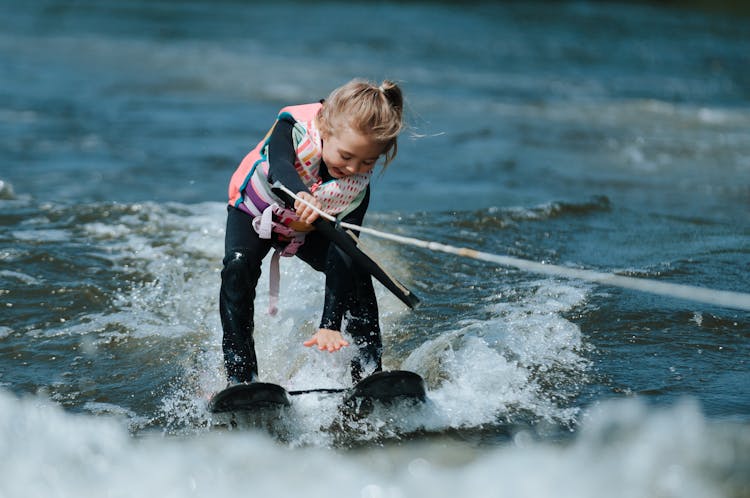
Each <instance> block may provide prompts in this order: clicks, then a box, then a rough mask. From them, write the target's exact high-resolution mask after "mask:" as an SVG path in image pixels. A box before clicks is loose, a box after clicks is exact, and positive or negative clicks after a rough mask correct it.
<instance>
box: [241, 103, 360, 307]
mask: <svg viewBox="0 0 750 498" xmlns="http://www.w3.org/2000/svg"><path fill="white" fill-rule="evenodd" d="M322 107H323V106H322V104H319V103H315V104H303V105H297V106H290V107H285V108H283V109H282V110H281V111H280V112H279V115H278V117H277V119H276V122H278V120H279V119H282V118H284V117H286V116H287V115H288V116H291V117H292V118H293V119H294V121H295V124H294V127H293V129H292V137H291V140H292V143H293V145H294V151H295V156H296V157H295V161H294V167H295V169H296V170H297V174H299V176H300V178H301V179H302V182H303V183H304V184H305V186H306V187H307V188H308V189H310V191H311V192H312V194H313V196H315V198H316V199H317V200H318V201H320V203H321V205H322V208H323V211H325V212H327V213H329V214H333V215H338V216H339V217H343V216H345V215H346V214H347V213H350V212H351V211H353V210H354V209H356V207H357V206H358V205H359V204H360V203H361V202H362V200H363V199H364V197H365V194H366V191H367V186H368V185H369V183H370V177H371V176H372V172H371V171H370V172H367V173H365V174H355V175H349V176H345V177H343V178H337V179H332V180H329V181H327V182H325V183H323V182H322V179H321V175H320V164H321V162H322V158H323V143H322V140H321V137H320V131H319V130H318V128H317V126H316V125H315V116H317V115H318V113H319V112H320V109H321V108H322ZM275 126H276V124H275V123H274V126H273V127H272V128H271V129H270V130H269V131H268V133H267V134H266V136H265V137H264V138H263V140H262V141H261V142H260V143H258V145H257V146H256V147H255V148H254V149H253V150H252V151H250V153H249V154H247V156H245V158H244V159H243V160H242V162H241V163H240V165H239V167H238V168H237V170H236V171H235V172H234V174H233V175H232V179H231V181H230V182H229V204H230V205H232V206H234V207H236V208H238V209H241V210H243V211H245V212H247V213H248V214H250V215H251V216H253V217H254V218H253V228H254V229H255V231H256V232H258V235H259V236H260V237H261V238H263V239H270V238H271V233H272V232H276V233H278V234H279V235H281V236H282V237H284V238H285V239H288V240H289V243H288V244H287V245H286V246H285V247H284V248H283V249H277V250H276V251H274V254H273V257H272V258H271V268H270V288H269V292H270V301H269V309H268V311H269V313H270V314H272V315H275V314H276V312H277V310H278V308H277V303H278V295H279V273H280V272H279V257H280V256H293V255H294V254H295V253H296V252H297V249H299V247H300V246H301V245H302V244H303V243H304V240H305V232H298V231H295V230H294V229H292V228H291V227H290V225H291V224H293V223H294V221H297V220H298V219H299V218H297V215H296V213H294V211H291V210H289V209H286V208H284V207H283V206H284V202H283V201H282V200H281V199H279V198H278V197H277V196H276V194H274V193H273V191H272V190H271V184H270V183H269V181H268V171H269V164H268V144H269V141H270V137H271V133H273V130H274V128H275Z"/></svg>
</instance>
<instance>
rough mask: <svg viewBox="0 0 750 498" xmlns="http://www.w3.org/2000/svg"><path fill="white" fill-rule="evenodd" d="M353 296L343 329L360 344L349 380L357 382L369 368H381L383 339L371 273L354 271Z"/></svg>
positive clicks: (372, 370)
mask: <svg viewBox="0 0 750 498" xmlns="http://www.w3.org/2000/svg"><path fill="white" fill-rule="evenodd" d="M352 277H353V278H354V294H353V296H354V299H352V300H351V301H350V303H349V306H348V311H349V316H348V319H347V322H346V332H347V333H348V334H349V335H351V336H352V339H353V340H354V343H355V344H356V345H357V347H358V348H359V354H358V355H357V356H355V357H354V358H353V359H352V365H351V371H352V381H353V382H355V383H357V382H359V381H360V380H362V378H363V377H365V376H366V375H369V374H370V373H372V372H380V371H381V370H382V369H383V364H382V360H381V357H382V354H383V342H382V339H381V336H380V324H379V320H378V302H377V299H376V298H375V289H374V288H373V286H372V277H370V275H369V274H367V273H365V272H357V271H355V272H354V273H353V275H352Z"/></svg>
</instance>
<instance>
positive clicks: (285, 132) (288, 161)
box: [268, 119, 312, 208]
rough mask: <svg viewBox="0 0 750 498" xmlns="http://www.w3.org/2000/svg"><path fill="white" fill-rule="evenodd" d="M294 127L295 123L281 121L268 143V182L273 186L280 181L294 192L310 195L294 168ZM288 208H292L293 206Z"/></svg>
mask: <svg viewBox="0 0 750 498" xmlns="http://www.w3.org/2000/svg"><path fill="white" fill-rule="evenodd" d="M293 127H294V123H293V122H290V121H287V120H286V119H280V120H279V121H278V122H277V123H276V126H275V127H274V129H273V132H271V138H270V139H269V140H270V141H269V143H268V181H269V182H270V183H271V184H273V183H274V182H276V181H277V180H278V181H280V182H281V183H282V184H283V185H284V186H285V187H286V188H288V189H289V190H291V191H292V192H297V193H299V192H306V193H308V194H310V191H309V190H308V189H307V187H306V186H305V184H304V183H303V182H302V179H301V178H300V177H299V173H297V169H296V168H295V167H294V161H295V159H296V157H297V156H296V154H295V151H294V143H292V128H293ZM311 195H312V194H311ZM287 207H289V208H292V207H293V206H287Z"/></svg>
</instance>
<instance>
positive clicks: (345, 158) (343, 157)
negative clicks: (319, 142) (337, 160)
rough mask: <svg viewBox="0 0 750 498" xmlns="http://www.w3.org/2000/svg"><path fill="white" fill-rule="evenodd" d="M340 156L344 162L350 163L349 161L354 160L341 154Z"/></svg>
mask: <svg viewBox="0 0 750 498" xmlns="http://www.w3.org/2000/svg"><path fill="white" fill-rule="evenodd" d="M339 155H340V156H341V159H343V160H344V161H348V160H349V159H351V158H352V157H351V156H346V155H344V154H339Z"/></svg>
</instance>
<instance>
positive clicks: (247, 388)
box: [208, 382, 291, 413]
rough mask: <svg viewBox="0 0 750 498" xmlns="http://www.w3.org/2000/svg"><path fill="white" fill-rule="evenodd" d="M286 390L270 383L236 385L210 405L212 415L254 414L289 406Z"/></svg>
mask: <svg viewBox="0 0 750 498" xmlns="http://www.w3.org/2000/svg"><path fill="white" fill-rule="evenodd" d="M290 404H291V403H290V401H289V394H288V393H287V392H286V389H284V388H283V387H281V386H279V385H277V384H271V383H268V382H252V383H250V384H234V385H231V386H229V387H227V388H226V389H224V390H222V391H219V392H217V393H216V394H214V395H213V397H212V398H211V401H209V403H208V410H209V411H210V412H211V413H227V412H253V411H258V410H264V409H269V408H273V409H278V408H284V407H287V406H289V405H290Z"/></svg>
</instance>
